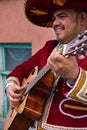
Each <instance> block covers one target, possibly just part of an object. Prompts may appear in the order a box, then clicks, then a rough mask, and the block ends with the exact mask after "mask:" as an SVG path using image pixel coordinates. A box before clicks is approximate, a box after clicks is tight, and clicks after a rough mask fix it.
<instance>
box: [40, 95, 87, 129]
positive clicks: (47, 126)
mask: <svg viewBox="0 0 87 130" xmlns="http://www.w3.org/2000/svg"><path fill="white" fill-rule="evenodd" d="M53 97H54V95H53V96H51V97H50V98H49V99H48V101H47V104H46V107H45V110H44V114H43V117H42V125H41V122H40V125H41V127H42V128H43V130H87V127H86V128H81V127H80V128H79V127H76V128H75V127H64V126H57V125H52V124H48V123H47V118H48V116H49V112H50V107H51V104H52V101H53ZM38 130H42V129H38Z"/></svg>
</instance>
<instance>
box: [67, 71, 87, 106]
mask: <svg viewBox="0 0 87 130" xmlns="http://www.w3.org/2000/svg"><path fill="white" fill-rule="evenodd" d="M86 79H87V77H86V72H85V70H83V69H81V70H80V75H79V77H78V79H77V82H76V84H75V85H74V86H73V88H72V89H71V91H70V92H69V93H68V94H67V95H66V96H67V97H70V98H72V99H75V100H77V101H79V102H83V103H86V104H87V83H86Z"/></svg>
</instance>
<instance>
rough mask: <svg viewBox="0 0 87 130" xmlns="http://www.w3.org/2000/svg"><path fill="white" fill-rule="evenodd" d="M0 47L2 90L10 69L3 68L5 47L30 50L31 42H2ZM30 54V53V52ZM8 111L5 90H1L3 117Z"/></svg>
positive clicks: (4, 66)
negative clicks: (0, 56) (0, 55)
mask: <svg viewBox="0 0 87 130" xmlns="http://www.w3.org/2000/svg"><path fill="white" fill-rule="evenodd" d="M0 48H1V51H2V53H1V54H2V71H1V72H0V74H1V75H2V81H3V87H4V88H3V90H5V82H6V77H7V75H8V74H9V73H10V71H7V70H5V69H6V63H5V49H6V48H18V49H19V48H20V49H22V48H24V49H31V52H32V44H31V43H2V44H0ZM31 55H32V54H31ZM7 113H8V100H7V97H6V95H5V91H3V117H6V116H7Z"/></svg>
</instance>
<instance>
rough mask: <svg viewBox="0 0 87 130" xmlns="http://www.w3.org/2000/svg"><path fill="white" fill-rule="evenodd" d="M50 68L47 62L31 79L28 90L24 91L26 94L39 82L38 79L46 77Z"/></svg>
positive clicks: (27, 86)
mask: <svg viewBox="0 0 87 130" xmlns="http://www.w3.org/2000/svg"><path fill="white" fill-rule="evenodd" d="M49 71H50V69H49V67H48V66H47V64H46V65H45V66H44V67H43V68H42V69H41V70H40V71H39V72H38V74H37V76H36V77H35V78H34V79H33V80H32V81H31V82H29V83H28V84H27V85H26V91H25V93H24V96H25V95H26V94H27V93H29V91H30V90H31V89H32V88H33V86H34V85H35V84H36V83H38V81H40V80H41V78H42V77H44V76H45V75H46V74H47V72H49Z"/></svg>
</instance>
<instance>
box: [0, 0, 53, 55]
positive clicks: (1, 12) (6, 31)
mask: <svg viewBox="0 0 87 130" xmlns="http://www.w3.org/2000/svg"><path fill="white" fill-rule="evenodd" d="M54 37H55V35H54V31H53V29H48V28H46V29H45V28H42V27H38V26H36V25H33V24H32V23H30V22H29V21H28V19H27V18H26V16H25V14H24V0H0V42H31V43H32V45H33V53H34V52H36V51H37V50H38V49H39V48H40V47H41V46H42V45H43V44H44V43H45V41H47V40H49V39H51V38H52V39H53V38H54Z"/></svg>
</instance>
